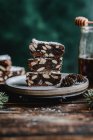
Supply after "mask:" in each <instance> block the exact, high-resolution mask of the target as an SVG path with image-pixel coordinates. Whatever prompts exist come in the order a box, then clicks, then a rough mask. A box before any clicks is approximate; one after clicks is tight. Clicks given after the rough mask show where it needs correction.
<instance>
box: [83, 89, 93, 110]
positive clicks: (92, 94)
mask: <svg viewBox="0 0 93 140" xmlns="http://www.w3.org/2000/svg"><path fill="white" fill-rule="evenodd" d="M84 97H85V99H86V101H87V102H88V104H89V106H90V108H92V107H93V89H89V90H87V91H86V93H85V94H84Z"/></svg>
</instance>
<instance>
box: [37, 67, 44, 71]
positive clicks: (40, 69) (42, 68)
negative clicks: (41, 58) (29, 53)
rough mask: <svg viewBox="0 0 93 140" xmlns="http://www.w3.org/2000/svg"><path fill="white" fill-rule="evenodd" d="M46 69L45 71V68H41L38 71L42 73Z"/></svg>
mask: <svg viewBox="0 0 93 140" xmlns="http://www.w3.org/2000/svg"><path fill="white" fill-rule="evenodd" d="M44 69H45V67H41V68H39V69H38V70H37V71H38V72H40V71H43V70H44Z"/></svg>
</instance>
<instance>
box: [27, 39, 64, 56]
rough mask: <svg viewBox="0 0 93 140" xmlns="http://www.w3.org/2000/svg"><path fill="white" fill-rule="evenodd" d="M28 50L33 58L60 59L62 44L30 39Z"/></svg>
mask: <svg viewBox="0 0 93 140" xmlns="http://www.w3.org/2000/svg"><path fill="white" fill-rule="evenodd" d="M29 49H30V51H31V54H32V55H33V57H61V56H63V54H64V45H63V44H60V43H56V42H45V41H38V40H36V39H32V43H31V44H30V45H29Z"/></svg>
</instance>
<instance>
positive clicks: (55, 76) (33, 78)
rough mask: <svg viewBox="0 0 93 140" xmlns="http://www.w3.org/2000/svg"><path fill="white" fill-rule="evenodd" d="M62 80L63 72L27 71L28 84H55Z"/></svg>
mask: <svg viewBox="0 0 93 140" xmlns="http://www.w3.org/2000/svg"><path fill="white" fill-rule="evenodd" d="M60 81H61V73H55V72H50V73H48V72H27V74H26V82H27V85H28V86H30V87H31V86H53V85H57V84H59V83H60Z"/></svg>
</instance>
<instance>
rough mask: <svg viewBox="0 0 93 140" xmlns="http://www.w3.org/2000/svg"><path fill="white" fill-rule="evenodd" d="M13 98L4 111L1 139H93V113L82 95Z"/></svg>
mask: <svg viewBox="0 0 93 140" xmlns="http://www.w3.org/2000/svg"><path fill="white" fill-rule="evenodd" d="M9 96H10V98H9V102H8V103H7V104H6V105H5V106H4V107H3V109H0V140H6V139H10V140H22V139H23V138H25V139H26V140H30V139H33V140H40V139H41V140H60V139H62V140H87V139H88V140H89V139H90V140H92V139H93V110H90V109H89V107H88V104H87V103H86V101H85V99H84V97H83V96H82V95H81V96H77V97H73V98H68V99H64V100H62V99H34V98H30V97H27V96H23V97H22V96H20V97H18V96H16V95H12V93H11V94H10V95H9Z"/></svg>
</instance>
